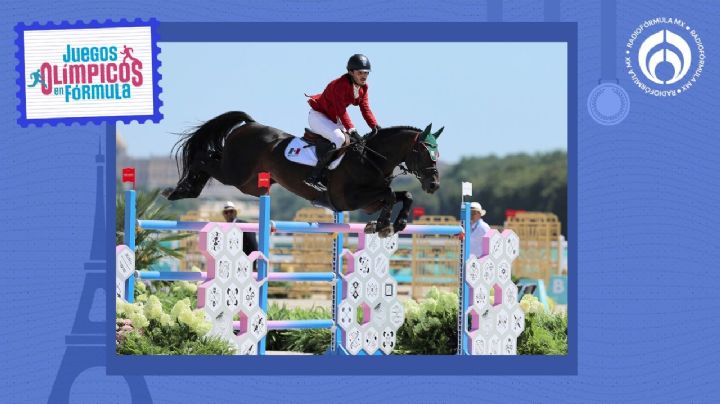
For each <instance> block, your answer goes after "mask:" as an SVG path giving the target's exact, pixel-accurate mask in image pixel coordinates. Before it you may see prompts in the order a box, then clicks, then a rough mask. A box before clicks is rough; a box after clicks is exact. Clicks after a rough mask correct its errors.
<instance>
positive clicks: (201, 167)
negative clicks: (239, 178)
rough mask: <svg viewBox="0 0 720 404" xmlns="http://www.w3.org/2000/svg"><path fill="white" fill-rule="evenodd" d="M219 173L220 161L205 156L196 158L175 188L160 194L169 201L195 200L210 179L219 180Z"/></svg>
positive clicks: (167, 189)
mask: <svg viewBox="0 0 720 404" xmlns="http://www.w3.org/2000/svg"><path fill="white" fill-rule="evenodd" d="M221 172H222V170H221V169H220V161H219V160H217V159H216V158H211V157H207V156H203V157H197V158H195V160H194V161H193V162H192V164H191V165H190V169H189V172H188V175H187V176H186V177H184V178H182V179H180V181H179V182H178V184H177V186H176V187H175V188H166V189H165V190H163V192H162V194H163V195H164V196H165V197H166V198H167V199H169V200H171V201H174V200H177V199H185V198H197V197H198V196H200V193H201V192H202V190H203V188H205V185H206V184H207V182H208V181H209V180H210V177H214V178H218V180H220V178H219V176H220V173H221ZM216 174H217V175H216ZM221 182H222V181H221Z"/></svg>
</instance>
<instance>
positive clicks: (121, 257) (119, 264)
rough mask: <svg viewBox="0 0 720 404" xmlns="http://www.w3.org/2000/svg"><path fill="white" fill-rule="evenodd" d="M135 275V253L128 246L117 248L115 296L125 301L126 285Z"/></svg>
mask: <svg viewBox="0 0 720 404" xmlns="http://www.w3.org/2000/svg"><path fill="white" fill-rule="evenodd" d="M134 273H135V252H134V251H133V250H131V249H130V247H128V246H126V245H119V246H116V247H115V296H116V297H119V298H121V299H123V300H125V301H127V299H126V298H125V283H126V282H127V280H128V279H130V277H131V276H132V275H133V274H134Z"/></svg>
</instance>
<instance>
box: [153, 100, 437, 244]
mask: <svg viewBox="0 0 720 404" xmlns="http://www.w3.org/2000/svg"><path fill="white" fill-rule="evenodd" d="M441 132H442V129H440V130H439V131H437V132H436V133H431V126H430V125H429V126H428V127H427V128H425V130H424V131H421V130H420V129H417V128H412V127H407V126H400V127H391V128H383V129H380V130H379V131H378V132H377V133H374V134H373V135H371V136H369V137H367V138H366V139H365V140H364V141H362V142H360V143H359V144H353V145H351V146H350V148H349V149H348V150H347V152H346V153H345V156H344V157H343V160H342V162H341V163H340V165H339V166H338V167H337V168H335V169H334V170H330V171H328V174H327V188H328V190H327V191H325V192H321V191H318V190H316V189H314V188H312V187H309V186H307V185H305V184H304V183H303V180H304V179H305V178H306V177H307V176H308V173H309V172H310V170H311V168H312V167H310V166H306V165H302V164H297V163H294V162H291V161H289V160H288V159H287V158H285V155H284V153H285V148H286V146H287V145H288V143H289V142H290V140H292V137H293V136H292V135H290V134H287V133H285V132H283V131H281V130H279V129H275V128H273V127H270V126H266V125H262V124H260V123H257V122H255V121H254V120H253V119H252V118H251V117H250V116H249V115H248V114H246V113H244V112H238V111H232V112H227V113H224V114H222V115H220V116H217V117H215V118H213V119H211V120H209V121H207V122H205V123H204V124H202V125H200V126H199V127H197V128H196V129H195V130H194V131H191V132H188V133H186V134H185V135H184V137H183V138H182V139H181V140H180V141H179V142H178V143H177V144H176V148H177V150H176V159H177V160H178V163H179V164H180V165H181V166H182V174H181V178H180V181H179V182H178V185H177V186H176V187H175V188H174V189H172V188H169V189H167V190H165V192H164V193H163V194H164V195H165V196H166V197H167V198H168V199H170V200H176V199H183V198H195V197H197V196H198V195H200V192H202V189H203V188H204V187H205V184H206V183H207V181H208V180H209V179H210V177H213V178H215V179H217V180H218V181H220V182H221V183H223V184H225V185H230V186H235V187H237V188H238V189H239V190H240V191H242V192H243V193H245V194H249V195H254V196H260V195H261V194H262V191H261V190H260V189H259V188H258V186H257V175H258V173H259V172H263V171H266V172H270V173H271V177H272V182H273V183H275V182H277V183H278V184H280V185H282V186H283V187H285V188H286V189H288V190H289V191H290V192H292V193H294V194H296V195H299V196H301V197H303V198H305V199H307V200H308V201H311V202H313V203H315V204H318V205H322V206H326V207H329V208H331V209H333V210H335V211H353V210H357V209H363V210H364V211H365V212H367V213H374V212H377V211H380V215H379V217H378V220H377V222H370V223H368V225H367V226H366V227H365V232H367V233H374V232H378V233H379V234H380V236H381V237H387V236H388V235H390V234H392V233H393V232H397V231H400V230H402V229H404V228H405V225H406V224H407V218H408V212H409V210H410V206H411V204H412V195H411V194H410V192H407V191H398V192H395V191H393V190H392V189H391V188H390V182H391V180H392V176H393V171H394V170H395V168H396V167H398V166H400V165H401V164H403V163H404V164H405V166H406V168H407V172H409V173H412V174H414V175H415V176H416V177H417V178H418V180H420V183H421V185H422V189H423V190H424V191H425V192H428V193H433V192H435V191H437V190H438V188H439V187H440V178H439V174H438V170H437V156H438V151H437V138H438V136H440V133H441ZM397 202H402V204H403V205H402V209H401V210H400V213H399V214H398V216H397V218H396V219H395V221H394V222H393V223H392V224H391V223H390V215H391V211H392V207H393V206H394V205H395V203H397Z"/></svg>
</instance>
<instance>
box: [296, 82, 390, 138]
mask: <svg viewBox="0 0 720 404" xmlns="http://www.w3.org/2000/svg"><path fill="white" fill-rule="evenodd" d="M308 104H310V107H311V108H312V109H314V110H315V111H318V112H320V113H322V114H323V115H325V116H326V117H328V119H330V120H331V121H333V122H337V120H338V118H340V122H342V125H343V126H344V127H345V129H350V128H354V127H355V125H353V123H352V121H351V120H350V115H349V114H348V112H347V110H346V108H347V107H348V106H349V105H351V104H352V105H359V106H360V112H361V113H362V116H363V118H365V122H367V124H368V126H369V127H371V128H374V127H375V126H377V121H376V120H375V115H373V113H372V111H371V110H370V103H369V102H368V86H367V84H366V85H364V86H362V87H360V91H359V94H358V97H357V98H355V94H354V93H353V81H352V77H350V75H349V74H344V75H342V76H340V77H338V78H337V79H335V80H333V81H331V82H330V84H328V85H327V87H325V90H324V91H323V92H322V94H315V95H312V96H310V99H309V100H308Z"/></svg>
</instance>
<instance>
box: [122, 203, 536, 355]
mask: <svg viewBox="0 0 720 404" xmlns="http://www.w3.org/2000/svg"><path fill="white" fill-rule="evenodd" d="M135 201H136V193H135V191H134V190H126V191H125V220H124V224H125V239H124V241H125V245H122V246H117V248H116V294H117V296H118V297H120V298H124V299H125V300H127V301H128V302H130V303H132V302H133V296H134V282H132V281H131V280H133V278H136V279H139V280H168V281H175V280H185V281H200V282H202V284H201V285H200V286H198V308H202V309H203V310H204V311H205V314H206V317H207V318H208V320H209V321H211V323H212V326H213V327H212V329H211V331H210V332H209V334H208V335H214V336H221V337H223V338H225V339H227V340H228V341H230V342H231V343H233V344H235V346H236V347H237V351H238V353H239V354H250V355H254V354H259V355H263V354H265V345H266V335H267V331H268V330H287V329H310V328H315V329H317V328H325V329H330V330H331V336H332V338H331V344H330V347H329V350H328V351H327V354H334V355H383V354H390V353H391V352H392V351H393V349H394V347H395V341H396V335H397V330H398V329H399V328H400V327H401V326H402V324H403V322H404V319H405V313H404V309H403V306H402V304H401V303H400V302H399V301H398V299H397V282H396V281H395V279H393V278H392V276H391V275H390V271H389V268H390V266H389V260H390V256H392V254H393V253H394V252H395V251H397V247H398V235H399V234H434V235H448V236H457V237H460V239H461V240H462V242H461V254H460V257H461V259H459V260H458V278H459V282H458V285H459V287H458V296H459V307H458V321H457V327H458V334H457V335H458V352H457V354H458V355H501V354H502V355H514V354H515V353H516V345H517V343H516V342H517V337H518V336H519V335H520V333H522V331H523V330H524V326H525V315H524V313H523V311H522V310H521V309H520V307H519V305H518V304H517V303H518V289H517V286H516V285H515V284H514V283H513V282H512V280H511V277H510V274H511V270H512V261H513V260H514V259H515V258H517V256H518V255H519V245H520V241H519V239H518V237H517V235H516V234H515V233H514V232H512V231H511V230H505V231H503V232H502V233H499V232H498V231H496V230H491V231H489V232H488V233H487V234H486V235H485V236H484V238H483V255H482V256H481V257H475V256H474V255H470V254H469V246H470V238H469V237H465V235H466V234H470V203H469V202H464V203H463V204H462V208H461V213H460V217H461V223H462V225H412V224H409V225H407V227H406V228H405V229H404V230H403V231H401V232H399V233H398V234H395V235H393V236H391V237H388V238H385V239H381V238H379V237H378V236H377V235H375V234H365V233H364V228H365V224H364V223H343V215H344V213H343V212H337V213H335V222H334V223H316V222H292V221H272V220H270V195H267V194H266V195H262V196H260V209H259V220H258V223H220V222H183V221H172V220H142V219H140V220H137V218H136V210H135ZM136 226H137V227H136ZM136 228H140V229H146V230H156V231H196V232H198V233H199V245H200V249H201V251H202V253H203V255H204V256H205V257H206V260H207V271H206V272H158V271H136V270H135V268H134V261H135V256H134V250H135V235H136V233H135V232H136ZM244 231H249V232H254V233H257V234H258V239H259V240H258V241H259V242H258V248H259V249H260V250H259V251H255V252H253V253H251V254H250V255H245V253H243V249H242V232H244ZM275 232H278V233H325V234H335V240H334V245H333V249H334V253H333V260H332V272H301V273H292V272H291V273H283V272H269V271H268V268H269V248H270V235H271V234H272V233H275ZM345 234H356V235H357V237H358V246H357V251H355V252H351V251H349V250H347V249H343V248H342V245H343V239H344V236H345ZM343 258H344V259H345V260H346V261H347V270H346V271H343ZM254 261H257V264H258V265H257V271H256V272H253V262H254ZM299 281H302V282H308V281H316V282H331V283H332V285H333V287H332V318H331V319H325V320H274V321H273V320H271V321H268V320H267V314H266V313H267V306H268V293H267V290H268V288H267V284H268V283H269V282H299ZM491 290H492V293H494V299H491ZM358 314H362V323H361V324H360V323H358ZM236 333H237V334H236Z"/></svg>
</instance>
